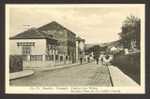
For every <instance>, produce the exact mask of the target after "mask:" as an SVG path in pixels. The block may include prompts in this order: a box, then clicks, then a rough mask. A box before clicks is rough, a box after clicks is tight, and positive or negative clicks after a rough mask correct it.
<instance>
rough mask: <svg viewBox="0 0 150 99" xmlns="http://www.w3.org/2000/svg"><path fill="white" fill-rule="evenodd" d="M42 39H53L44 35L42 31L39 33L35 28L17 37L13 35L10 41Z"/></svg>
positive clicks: (48, 35)
mask: <svg viewBox="0 0 150 99" xmlns="http://www.w3.org/2000/svg"><path fill="white" fill-rule="evenodd" d="M42 38H47V39H53V36H52V35H50V34H47V33H44V32H42V31H39V30H37V29H35V28H31V29H29V30H27V31H24V32H22V33H20V34H18V35H15V36H14V37H11V38H10V39H42Z"/></svg>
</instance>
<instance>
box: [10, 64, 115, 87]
mask: <svg viewBox="0 0 150 99" xmlns="http://www.w3.org/2000/svg"><path fill="white" fill-rule="evenodd" d="M10 85H11V86H84V85H85V86H112V85H111V81H110V75H109V71H108V68H107V67H106V66H102V65H100V64H98V65H97V64H95V63H88V64H83V65H78V66H73V67H69V68H63V69H58V70H53V71H40V72H35V74H34V75H32V76H29V77H25V78H20V79H16V80H11V81H10Z"/></svg>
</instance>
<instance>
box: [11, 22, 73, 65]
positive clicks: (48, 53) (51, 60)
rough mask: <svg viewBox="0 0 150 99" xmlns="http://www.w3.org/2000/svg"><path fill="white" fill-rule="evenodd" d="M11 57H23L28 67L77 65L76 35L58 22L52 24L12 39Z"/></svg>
mask: <svg viewBox="0 0 150 99" xmlns="http://www.w3.org/2000/svg"><path fill="white" fill-rule="evenodd" d="M10 55H20V56H22V57H23V60H24V63H25V65H26V66H28V67H29V65H30V66H37V65H38V66H39V65H41V66H44V65H45V64H46V62H47V63H48V64H47V65H45V66H49V65H57V64H67V63H75V62H76V35H75V34H74V33H73V32H71V31H70V30H68V29H66V28H65V27H63V26H61V25H60V24H58V23H57V22H51V23H49V24H46V25H44V26H42V27H40V28H37V29H35V28H34V29H33V28H32V29H29V30H27V31H24V32H22V33H20V34H18V35H16V36H14V37H11V38H10ZM33 63H37V65H36V64H33ZM40 63H41V64H40Z"/></svg>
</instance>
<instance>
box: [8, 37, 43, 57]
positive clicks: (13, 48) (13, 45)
mask: <svg viewBox="0 0 150 99" xmlns="http://www.w3.org/2000/svg"><path fill="white" fill-rule="evenodd" d="M9 41H10V55H21V54H22V47H21V46H19V47H18V46H17V42H35V45H34V46H32V47H31V49H32V51H31V54H32V55H43V54H46V39H13V40H9Z"/></svg>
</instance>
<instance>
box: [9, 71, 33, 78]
mask: <svg viewBox="0 0 150 99" xmlns="http://www.w3.org/2000/svg"><path fill="white" fill-rule="evenodd" d="M33 74H34V71H33V70H23V71H19V72H14V73H10V75H9V76H10V80H13V79H17V78H22V77H27V76H31V75H33Z"/></svg>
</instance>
